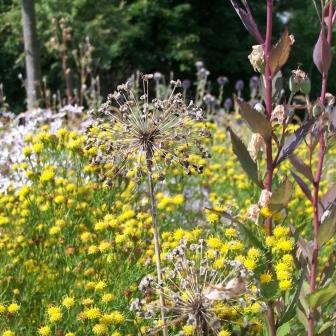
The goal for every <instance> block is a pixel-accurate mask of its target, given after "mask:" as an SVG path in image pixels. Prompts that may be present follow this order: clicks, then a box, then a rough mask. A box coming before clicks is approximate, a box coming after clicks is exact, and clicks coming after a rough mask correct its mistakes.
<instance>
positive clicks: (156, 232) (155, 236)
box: [147, 160, 168, 336]
mask: <svg viewBox="0 0 336 336" xmlns="http://www.w3.org/2000/svg"><path fill="white" fill-rule="evenodd" d="M147 171H148V187H149V197H150V205H151V216H152V224H153V231H154V234H153V241H154V252H155V259H156V272H157V280H158V284H159V286H161V283H162V271H161V261H160V236H159V228H158V221H157V211H156V198H155V195H154V182H153V172H152V164H151V162H150V160H147ZM159 297H160V309H161V319H162V323H163V325H164V327H163V329H162V331H163V335H164V336H168V329H167V326H166V325H165V311H164V309H165V308H164V307H165V301H164V296H163V289H162V288H161V287H160V294H159Z"/></svg>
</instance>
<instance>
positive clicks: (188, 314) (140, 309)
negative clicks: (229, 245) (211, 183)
mask: <svg viewBox="0 0 336 336" xmlns="http://www.w3.org/2000/svg"><path fill="white" fill-rule="evenodd" d="M209 239H210V238H209ZM212 255H213V249H212V248H210V247H207V246H206V244H205V243H204V240H202V241H201V242H200V243H199V244H196V243H189V242H188V241H186V240H183V241H182V244H181V245H180V246H178V247H176V248H175V249H174V250H172V251H171V252H170V253H168V255H167V256H168V258H167V261H166V268H165V272H164V274H163V280H164V281H163V283H162V284H161V286H159V285H158V284H157V283H155V281H153V282H152V283H151V287H152V290H151V291H148V288H147V287H146V291H145V293H147V294H145V297H144V299H143V300H141V301H140V300H139V299H137V300H135V301H134V302H133V303H132V304H131V309H132V310H133V311H136V312H137V315H138V316H142V317H145V318H146V319H149V320H152V321H153V327H152V328H151V329H150V330H149V331H148V335H156V334H157V333H158V332H159V331H160V329H162V326H160V325H159V324H157V323H156V320H157V318H158V315H159V311H160V309H159V305H158V292H159V291H158V288H162V290H163V293H164V297H165V310H166V314H165V316H166V326H167V327H168V328H169V327H172V328H173V329H174V332H175V334H176V329H177V330H178V328H180V327H181V325H185V324H187V325H191V326H193V328H194V333H193V335H199V336H200V335H218V333H219V331H220V330H221V328H223V327H225V326H226V325H229V324H230V316H229V315H227V314H226V312H227V309H228V307H235V308H234V309H235V311H236V312H237V313H238V314H240V313H241V312H242V311H243V310H244V308H245V307H246V306H247V305H248V304H251V302H255V301H256V300H257V297H256V294H252V287H253V288H254V292H255V293H256V292H257V291H256V290H255V288H256V283H255V281H253V278H252V275H253V273H252V272H250V271H249V270H247V269H246V268H245V266H243V265H242V264H241V263H240V262H239V261H237V260H232V259H230V258H229V257H228V255H227V254H226V252H225V253H224V254H221V252H220V251H218V255H217V256H216V258H218V259H217V260H220V261H221V263H222V266H221V267H219V268H218V262H215V261H214V259H213V258H212V257H211V256H212ZM153 279H154V277H153ZM148 283H149V282H148V277H145V278H144V279H143V280H142V281H141V284H145V285H147V284H148ZM142 302H143V304H141V303H142ZM260 304H262V303H260ZM148 312H151V314H148ZM224 315H225V319H223V316H224ZM232 318H233V320H232V322H233V323H235V321H234V319H235V317H234V316H232ZM181 335H183V333H182V334H181Z"/></svg>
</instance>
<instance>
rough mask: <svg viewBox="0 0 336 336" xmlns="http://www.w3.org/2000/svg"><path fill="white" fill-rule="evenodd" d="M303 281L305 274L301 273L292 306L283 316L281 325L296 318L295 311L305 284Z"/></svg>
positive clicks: (288, 307) (290, 305)
mask: <svg viewBox="0 0 336 336" xmlns="http://www.w3.org/2000/svg"><path fill="white" fill-rule="evenodd" d="M303 279H304V274H303V272H302V273H301V277H300V280H299V282H298V284H297V285H296V290H295V293H294V294H293V296H292V300H291V302H290V304H289V305H288V306H287V309H286V310H285V312H284V313H283V315H282V316H281V318H280V322H279V325H280V326H281V325H283V324H286V323H287V322H288V321H290V320H291V319H292V318H293V317H294V316H295V311H296V307H297V305H298V301H299V297H300V292H301V287H302V284H303Z"/></svg>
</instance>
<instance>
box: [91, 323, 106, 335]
mask: <svg viewBox="0 0 336 336" xmlns="http://www.w3.org/2000/svg"><path fill="white" fill-rule="evenodd" d="M92 332H93V333H94V334H95V335H106V334H107V332H108V328H107V326H106V325H105V324H102V323H98V324H95V325H94V326H93V328H92Z"/></svg>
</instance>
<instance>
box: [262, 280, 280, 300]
mask: <svg viewBox="0 0 336 336" xmlns="http://www.w3.org/2000/svg"><path fill="white" fill-rule="evenodd" d="M277 294H278V284H277V282H276V281H271V282H269V283H267V284H264V285H262V286H261V295H262V296H263V297H265V298H266V299H268V300H269V301H272V300H273V299H274V298H276V297H277Z"/></svg>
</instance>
